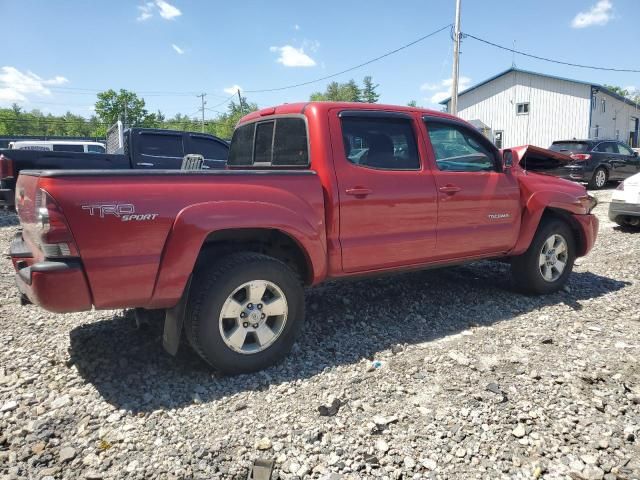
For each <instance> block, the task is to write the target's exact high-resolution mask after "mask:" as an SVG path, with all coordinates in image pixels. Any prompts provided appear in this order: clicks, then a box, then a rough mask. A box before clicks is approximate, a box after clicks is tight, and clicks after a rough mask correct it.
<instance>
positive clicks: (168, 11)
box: [156, 0, 182, 20]
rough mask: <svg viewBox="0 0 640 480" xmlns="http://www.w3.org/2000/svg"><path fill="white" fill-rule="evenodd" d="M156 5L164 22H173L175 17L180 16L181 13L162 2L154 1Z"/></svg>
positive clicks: (167, 3) (160, 0)
mask: <svg viewBox="0 0 640 480" xmlns="http://www.w3.org/2000/svg"><path fill="white" fill-rule="evenodd" d="M156 5H157V6H158V8H159V9H160V16H161V17H162V18H164V19H165V20H173V19H174V18H175V17H179V16H180V15H182V12H181V11H180V10H179V9H178V8H176V7H175V6H173V5H171V4H170V3H169V2H165V1H164V0H156Z"/></svg>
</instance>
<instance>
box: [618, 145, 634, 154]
mask: <svg viewBox="0 0 640 480" xmlns="http://www.w3.org/2000/svg"><path fill="white" fill-rule="evenodd" d="M618 152H619V153H621V154H622V155H628V156H632V155H633V150H631V149H630V148H629V147H627V146H626V145H625V144H624V143H619V144H618Z"/></svg>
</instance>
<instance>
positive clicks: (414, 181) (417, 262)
mask: <svg viewBox="0 0 640 480" xmlns="http://www.w3.org/2000/svg"><path fill="white" fill-rule="evenodd" d="M356 109H362V110H378V111H380V110H384V111H392V112H402V113H405V114H407V115H409V116H410V117H411V119H412V122H413V128H414V134H415V137H416V140H417V143H418V153H419V156H420V160H421V167H420V169H419V170H417V171H384V170H372V169H367V168H362V167H359V166H356V165H353V164H352V163H350V162H348V161H347V159H346V157H345V155H344V146H343V144H342V142H343V140H342V134H341V130H340V120H339V118H338V114H339V112H340V111H342V110H356ZM285 114H296V115H300V114H303V115H304V116H305V117H306V119H307V123H308V134H309V148H310V152H309V153H310V158H311V169H312V170H313V171H315V172H316V175H288V174H287V173H286V172H280V173H278V172H277V171H271V172H270V173H269V174H268V175H261V174H259V173H256V174H254V175H246V174H244V172H238V173H237V174H227V175H180V174H165V175H151V174H149V175H144V176H142V175H136V176H133V175H131V176H119V175H115V174H104V175H100V176H95V175H83V174H82V173H75V174H74V175H68V176H52V177H36V176H30V175H28V174H23V175H20V177H19V180H18V192H19V197H20V199H19V203H18V211H19V214H20V218H21V222H22V223H23V224H25V226H26V227H27V228H26V230H28V228H29V225H37V223H36V219H35V214H34V210H35V209H34V198H35V194H36V191H37V190H38V189H43V190H45V191H46V192H47V193H48V194H49V195H50V196H51V198H52V199H53V200H55V202H56V205H57V206H58V208H59V210H60V212H62V214H63V215H64V219H65V220H66V223H67V225H68V226H69V228H70V230H71V233H72V234H73V237H72V238H73V240H74V243H75V245H76V246H77V249H78V251H79V256H80V259H81V261H82V265H83V269H82V270H81V271H80V274H81V275H79V274H77V272H75V273H73V275H72V274H71V273H67V274H66V276H65V277H61V276H58V277H57V278H58V280H59V281H58V282H57V283H55V286H52V282H50V281H49V280H47V279H46V278H43V277H47V275H48V274H44V273H42V274H38V275H37V276H36V275H34V282H33V285H32V287H31V288H32V289H34V290H35V289H37V292H38V294H37V295H35V294H33V293H32V294H31V295H32V296H33V298H34V301H36V302H37V303H40V304H41V305H42V306H43V307H45V308H50V309H51V308H56V309H57V310H56V311H60V309H61V308H68V309H69V310H71V309H84V308H86V303H87V302H89V303H90V304H93V305H94V306H95V307H96V308H124V307H148V308H150V307H153V308H166V307H171V306H173V305H175V304H176V303H177V301H178V300H179V298H180V296H181V295H182V293H183V290H184V287H185V285H186V282H187V279H188V277H189V275H190V274H191V272H192V271H193V267H194V264H195V261H196V259H197V257H198V254H199V252H200V249H201V247H202V245H203V243H204V242H205V240H206V238H207V236H208V235H210V234H212V233H215V232H218V231H221V230H228V229H243V228H264V229H277V230H279V231H281V232H282V233H284V234H285V235H287V236H289V237H290V238H291V239H292V240H293V241H294V242H295V243H296V244H297V245H298V246H299V247H300V248H301V249H302V250H303V252H304V254H305V257H306V259H307V261H308V265H309V270H310V271H311V279H310V283H312V284H317V283H319V282H321V281H323V280H325V279H327V278H337V277H344V276H350V275H360V274H363V273H369V272H380V271H388V270H402V269H409V268H421V267H425V266H437V265H446V264H449V263H456V262H461V261H467V260H474V259H479V258H487V257H500V256H508V255H513V254H518V253H522V252H523V251H524V250H526V248H527V247H528V245H529V243H530V242H531V239H532V237H533V235H534V233H535V231H536V228H537V226H538V223H539V221H540V218H541V216H542V214H543V212H544V210H545V208H554V209H558V210H560V211H562V212H565V213H566V215H569V216H570V218H572V219H573V222H574V226H576V228H578V229H579V231H580V232H581V233H580V235H581V238H582V239H583V244H584V245H583V248H582V250H581V251H580V252H579V253H580V254H581V255H584V254H586V253H587V252H588V251H589V250H590V248H591V246H592V245H593V242H594V241H595V237H596V233H597V220H596V219H595V217H594V216H593V215H590V214H588V212H587V210H586V209H585V206H584V205H583V203H582V202H581V200H580V197H584V196H585V195H586V191H585V189H584V188H583V187H582V186H580V185H578V184H575V183H572V182H568V181H565V180H561V179H558V178H555V177H549V176H544V175H537V174H533V173H525V172H524V171H523V170H522V169H521V168H520V167H519V166H518V165H517V160H518V158H522V157H523V155H525V154H526V151H527V147H518V148H515V149H512V150H513V152H514V163H515V165H514V167H513V168H511V169H508V170H506V171H505V172H482V173H480V172H478V173H467V172H447V171H440V170H438V169H437V168H436V163H435V158H434V155H433V152H432V149H431V144H430V142H429V136H428V132H427V130H426V126H425V124H424V122H423V121H422V117H423V115H425V114H428V115H430V116H438V117H442V118H452V117H451V116H449V115H447V114H445V113H441V112H432V111H426V110H421V109H416V108H412V107H397V106H385V105H370V104H352V103H331V102H319V103H309V104H302V103H300V104H287V105H282V106H278V107H272V108H269V109H264V110H262V111H259V112H253V113H251V114H249V115H247V116H246V117H244V118H243V119H242V120H241V123H245V122H249V121H252V120H259V119H264V118H265V117H268V116H270V115H285ZM528 148H530V149H536V148H537V147H528ZM538 150H540V151H538ZM529 151H533V150H529ZM535 151H536V153H537V154H542V153H546V152H548V151H546V150H544V149H537V150H535ZM553 154H554V153H553V152H551V153H549V155H553ZM558 155H561V156H563V157H565V156H564V155H562V154H558ZM554 158H555V157H554ZM108 203H114V204H120V205H122V204H127V205H128V204H133V205H134V206H135V213H136V214H151V215H155V217H154V219H153V220H152V221H140V222H136V221H129V222H123V221H122V218H119V217H117V216H115V215H111V214H106V215H104V216H103V217H102V218H101V217H100V216H99V215H98V210H95V212H94V215H91V214H90V211H89V209H87V208H84V209H83V208H82V207H83V206H85V207H87V206H88V205H104V204H108ZM491 215H493V217H490V216H491ZM29 236H30V235H29ZM25 241H26V242H27V244H28V245H29V247H30V248H31V249H32V250H33V256H34V259H33V260H31V261H30V262H28V263H33V262H39V261H42V260H43V254H42V252H41V251H40V250H39V248H38V245H37V242H34V241H33V239H29V238H26V239H25ZM58 275H59V274H58ZM85 275H86V280H85ZM51 276H52V277H53V275H51ZM71 287H72V288H73V289H74V290H76V291H80V292H81V293H80V298H75V297H74V295H72V294H71V290H70V288H71ZM65 291H66V292H67V294H66V295H65V294H64V293H62V292H65ZM48 292H55V295H56V296H57V295H60V300H59V301H60V302H63V303H64V302H68V303H67V304H65V305H67V306H66V307H65V305H60V304H55V303H52V297H53V293H48ZM85 292H86V293H85ZM71 297H74V298H71ZM69 310H67V311H69Z"/></svg>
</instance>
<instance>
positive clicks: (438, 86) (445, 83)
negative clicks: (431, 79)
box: [420, 77, 471, 104]
mask: <svg viewBox="0 0 640 480" xmlns="http://www.w3.org/2000/svg"><path fill="white" fill-rule="evenodd" d="M452 84H453V80H452V79H451V78H445V79H444V80H442V81H440V82H438V83H423V84H422V85H420V90H424V91H429V92H435V93H434V94H433V95H432V96H431V97H430V98H427V99H426V100H428V101H430V102H431V103H433V104H435V103H440V102H441V101H442V100H445V99H446V98H449V97H450V96H451V85H452ZM470 84H471V79H470V78H469V77H460V78H459V79H458V91H459V92H462V91H463V90H466V89H467V88H468V87H469V85H470ZM436 90H437V91H436Z"/></svg>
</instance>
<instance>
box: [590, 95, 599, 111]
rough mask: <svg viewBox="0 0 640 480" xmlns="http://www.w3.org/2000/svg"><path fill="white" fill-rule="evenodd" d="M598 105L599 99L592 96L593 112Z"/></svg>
mask: <svg viewBox="0 0 640 480" xmlns="http://www.w3.org/2000/svg"><path fill="white" fill-rule="evenodd" d="M597 104H598V97H597V96H596V95H595V94H593V95H591V110H593V111H595V109H596V105H597Z"/></svg>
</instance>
